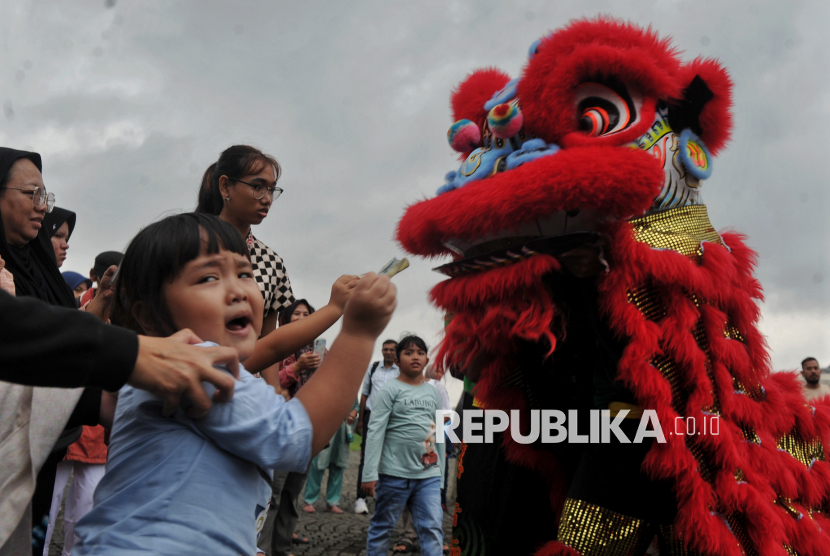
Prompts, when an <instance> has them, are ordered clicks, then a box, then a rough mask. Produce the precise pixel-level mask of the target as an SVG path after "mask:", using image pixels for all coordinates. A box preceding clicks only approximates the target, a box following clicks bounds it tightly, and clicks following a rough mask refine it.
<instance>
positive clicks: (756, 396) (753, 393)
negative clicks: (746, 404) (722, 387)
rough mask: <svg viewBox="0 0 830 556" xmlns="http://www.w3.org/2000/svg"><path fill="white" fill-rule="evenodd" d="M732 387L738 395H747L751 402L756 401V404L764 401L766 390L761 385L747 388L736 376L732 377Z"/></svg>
mask: <svg viewBox="0 0 830 556" xmlns="http://www.w3.org/2000/svg"><path fill="white" fill-rule="evenodd" d="M732 387H733V388H735V393H736V394H746V395H747V396H748V397H749V399H750V400H754V401H756V402H759V401H761V400H763V399H764V397H765V394H764V389H763V388H762V387H761V385H760V384H756V385H755V386H753V387H752V388H747V387H746V386H744V383H743V382H741V381H740V380H738V379H737V378H735V377H734V376H733V377H732Z"/></svg>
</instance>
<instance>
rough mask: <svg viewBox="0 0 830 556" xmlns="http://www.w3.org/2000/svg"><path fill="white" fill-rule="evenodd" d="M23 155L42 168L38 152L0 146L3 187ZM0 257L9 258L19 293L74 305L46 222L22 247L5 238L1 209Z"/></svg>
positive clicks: (38, 167)
mask: <svg viewBox="0 0 830 556" xmlns="http://www.w3.org/2000/svg"><path fill="white" fill-rule="evenodd" d="M24 158H25V159H28V160H31V161H32V163H34V165H35V166H37V169H38V170H40V171H41V172H42V171H43V165H42V163H41V159H40V155H39V154H38V153H32V152H27V151H18V150H15V149H9V148H6V147H0V184H2V185H3V187H5V186H6V184H7V182H8V180H7V178H8V177H9V172H10V171H11V169H12V166H14V163H15V162H17V161H18V160H21V159H24ZM2 194H3V195H9V194H10V192H8V191H5V192H3V193H2ZM67 212H68V211H67ZM62 223H63V222H61V224H62ZM0 257H3V260H5V261H6V269H7V270H8V271H9V272H11V273H12V274H13V275H14V287H15V290H17V295H18V297H20V296H27V297H35V298H37V299H40V300H42V301H45V302H46V303H49V304H50V305H62V306H64V307H71V308H75V298H74V296H73V294H72V290H70V289H69V286H67V285H66V282H65V281H64V280H63V277H62V276H61V273H60V271H59V270H58V262H57V260H56V259H55V250H54V248H53V247H52V240H51V234H50V233H49V232H48V231H47V229H46V226H42V227H41V228H40V231H39V232H38V234H37V237H36V238H34V239H33V240H32V241H30V242H29V243H27V244H26V245H24V246H23V247H14V246H13V245H10V244H9V242H8V241H7V240H6V228H5V226H4V225H3V213H2V210H0Z"/></svg>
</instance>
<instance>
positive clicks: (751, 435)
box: [741, 425, 761, 444]
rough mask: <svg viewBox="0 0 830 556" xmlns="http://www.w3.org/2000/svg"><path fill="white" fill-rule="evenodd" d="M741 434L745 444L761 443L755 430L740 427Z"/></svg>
mask: <svg viewBox="0 0 830 556" xmlns="http://www.w3.org/2000/svg"><path fill="white" fill-rule="evenodd" d="M741 432H742V433H743V435H744V439H746V441H747V442H752V443H753V444H760V443H761V437H759V436H758V433H757V432H755V429H753V428H752V427H750V426H747V425H741Z"/></svg>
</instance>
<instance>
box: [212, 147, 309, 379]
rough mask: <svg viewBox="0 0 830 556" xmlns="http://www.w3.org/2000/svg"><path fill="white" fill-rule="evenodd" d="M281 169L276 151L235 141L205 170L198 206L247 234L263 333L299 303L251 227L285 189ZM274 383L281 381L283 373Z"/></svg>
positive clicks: (282, 271) (280, 268)
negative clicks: (280, 184)
mask: <svg viewBox="0 0 830 556" xmlns="http://www.w3.org/2000/svg"><path fill="white" fill-rule="evenodd" d="M281 173H282V169H281V168H280V165H279V163H278V162H277V161H276V159H275V158H274V157H273V156H270V155H267V154H264V153H263V152H262V151H260V150H259V149H255V148H254V147H249V146H248V145H234V146H232V147H229V148H227V149H225V151H224V152H223V153H222V154H221V155H220V156H219V160H217V161H216V162H214V163H213V164H211V165H210V166H209V167H208V169H207V170H206V171H205V174H204V176H203V177H202V186H201V188H200V189H199V205H198V206H197V207H196V212H206V213H208V214H213V215H216V216H218V217H219V218H220V219H222V220H224V221H225V222H228V223H229V224H231V225H233V227H234V228H236V229H237V230H239V233H240V234H241V235H242V237H243V238H245V240H246V242H247V244H248V252H249V253H250V254H251V264H252V265H253V268H254V277H255V278H256V281H257V284H258V285H259V290H260V292H262V297H263V298H264V299H265V314H264V321H263V326H262V335H263V336H265V335H266V334H268V333H269V332H271V331H272V330H274V329H275V328H276V327H277V318H278V313H279V312H280V311H281V310H282V309H284V308H286V307H288V306H289V305H291V304H292V303H294V292H293V291H292V290H291V282H290V281H289V280H288V274H287V273H286V271H285V265H284V264H283V262H282V259H281V258H280V256H279V255H277V253H276V252H275V251H274V250H273V249H271V248H270V247H268V246H267V245H265V244H264V243H263V242H262V241H260V240H258V239H257V238H256V237H254V234H253V233H252V232H251V226H256V225H257V224H260V223H262V221H263V220H265V217H266V216H268V211H269V210H271V204H272V203H273V202H274V201H276V200H277V197H279V196H280V193H282V189H280V188H279V187H277V180H279V179H280V174H281ZM270 382H272V381H270V380H269V383H270ZM275 383H276V384H277V386H278V385H279V378H278V376H275Z"/></svg>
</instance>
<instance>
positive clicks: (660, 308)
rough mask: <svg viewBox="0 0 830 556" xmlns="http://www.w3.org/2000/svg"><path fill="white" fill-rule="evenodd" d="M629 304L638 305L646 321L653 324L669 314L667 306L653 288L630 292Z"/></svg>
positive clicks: (648, 287) (647, 287)
mask: <svg viewBox="0 0 830 556" xmlns="http://www.w3.org/2000/svg"><path fill="white" fill-rule="evenodd" d="M628 302H629V303H633V304H634V305H636V306H637V309H639V310H640V312H641V313H642V314H643V316H644V317H645V318H646V320H650V321H653V322H656V321H658V320H660V319H662V318H663V317H665V316H666V313H667V311H666V306H665V304H664V303H663V301H662V300H661V299H660V297H659V296H658V295H657V291H656V290H655V289H654V288H653V287H651V286H643V287H641V288H637V289H636V290H634V291H630V292H628Z"/></svg>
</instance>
